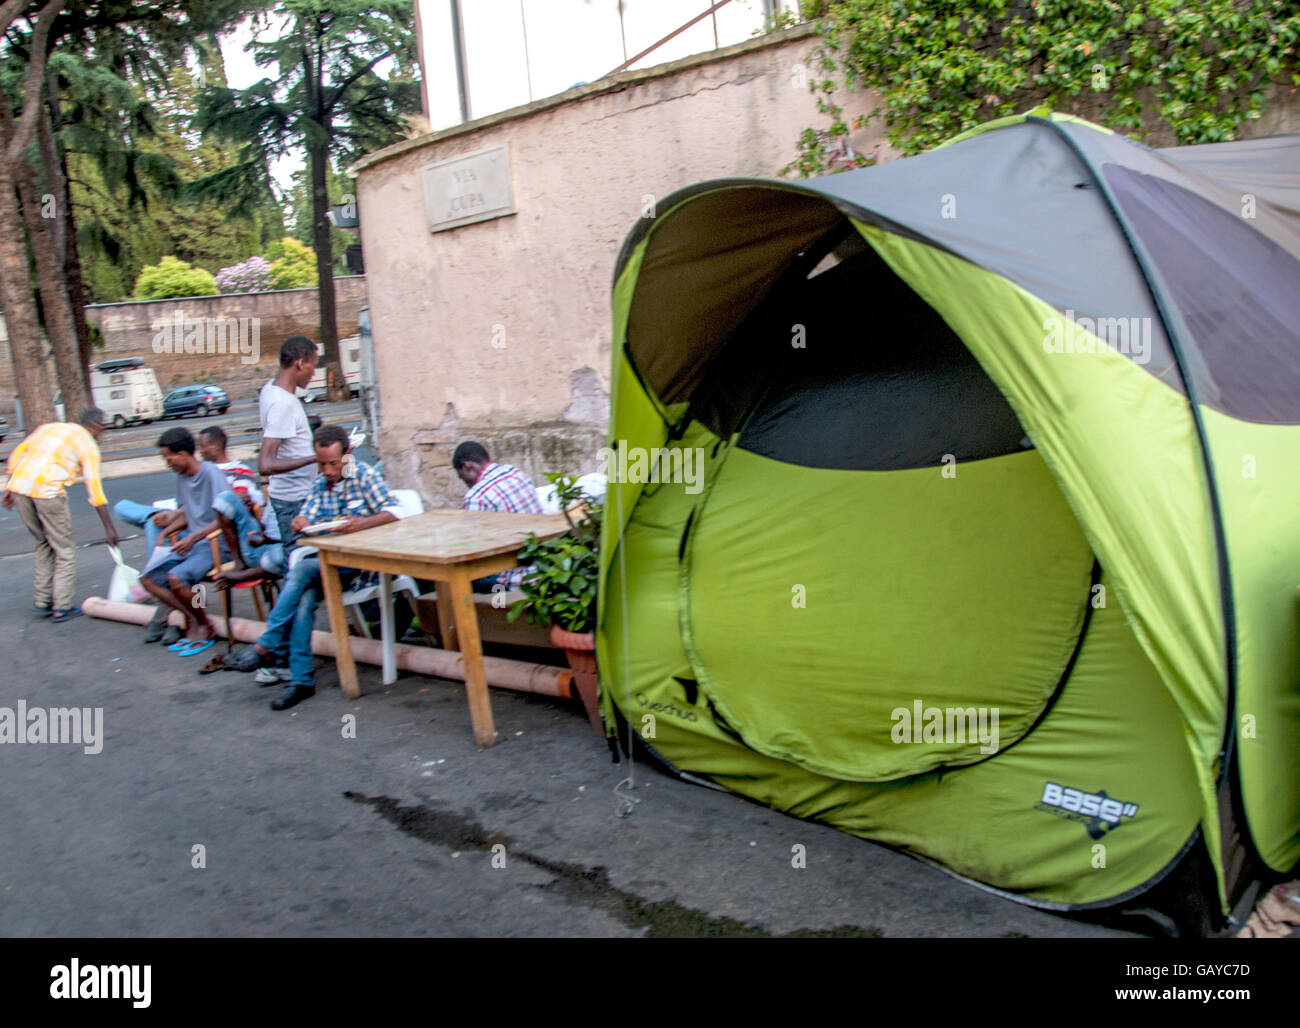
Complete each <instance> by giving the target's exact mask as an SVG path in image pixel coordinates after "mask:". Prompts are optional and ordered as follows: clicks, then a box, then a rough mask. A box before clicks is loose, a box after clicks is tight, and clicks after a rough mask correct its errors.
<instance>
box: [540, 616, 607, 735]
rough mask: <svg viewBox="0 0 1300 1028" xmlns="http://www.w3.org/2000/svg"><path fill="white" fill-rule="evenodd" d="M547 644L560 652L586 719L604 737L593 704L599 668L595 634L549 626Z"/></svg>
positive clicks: (598, 715)
mask: <svg viewBox="0 0 1300 1028" xmlns="http://www.w3.org/2000/svg"><path fill="white" fill-rule="evenodd" d="M551 642H553V643H554V644H555V645H556V646H557V647H559V648H560V649H562V650H563V651H564V656H565V658H566V659H567V660H568V661H569V667H570V668H572V669H573V681H574V684H576V685H577V687H578V695H579V696H581V697H582V705H583V706H584V707H585V708H586V709H587V720H588V721H590V722H591V727H592V728H594V729H595V730H596V733H597V734H598V735H604V734H605V725H604V723H603V722H602V721H601V719H600V707H599V706H598V705H597V701H596V691H597V688H598V683H599V681H600V678H599V671H600V669H599V667H598V666H597V664H596V636H595V634H594V633H592V632H566V631H565V630H564V629H563V628H561V627H560V626H559V625H552V626H551Z"/></svg>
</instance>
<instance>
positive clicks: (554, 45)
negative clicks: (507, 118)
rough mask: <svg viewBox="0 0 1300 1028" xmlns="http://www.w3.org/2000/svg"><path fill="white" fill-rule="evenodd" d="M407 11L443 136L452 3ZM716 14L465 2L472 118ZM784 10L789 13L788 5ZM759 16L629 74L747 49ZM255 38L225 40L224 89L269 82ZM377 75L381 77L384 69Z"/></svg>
mask: <svg viewBox="0 0 1300 1028" xmlns="http://www.w3.org/2000/svg"><path fill="white" fill-rule="evenodd" d="M413 2H415V3H417V4H418V7H419V12H420V21H421V28H422V30H423V31H422V36H423V39H422V42H423V50H424V72H425V76H426V79H427V82H428V104H429V121H430V127H431V128H433V129H435V130H436V129H440V128H447V127H449V126H451V125H456V124H458V123H459V122H460V120H461V116H460V101H459V97H458V92H457V89H456V70H455V51H454V44H453V38H454V36H453V31H452V13H451V0H413ZM712 5H713V0H621V6H622V8H623V11H622V17H621V18H620V16H619V6H620V0H461V2H460V8H461V17H462V21H463V23H464V36H465V72H466V79H467V81H468V87H469V89H468V92H469V108H470V110H469V113H470V117H471V118H482V117H485V116H486V115H489V114H495V113H497V112H498V111H503V110H507V109H508V108H511V107H517V106H519V105H521V104H526V103H529V102H530V101H531V100H540V99H542V98H543V97H547V96H552V95H554V94H555V93H561V92H563V91H564V90H566V89H569V88H570V87H572V86H575V85H578V84H579V83H582V82H593V81H595V80H596V79H598V78H601V77H602V76H604V75H607V74H608V73H609V72H611V71H612V70H613V69H614V68H616V67H618V66H619V65H620V64H622V63H623V62H624V60H626V59H627V58H630V57H633V56H635V55H636V54H637V53H639V52H640V51H642V50H644V49H645V48H646V47H648V46H650V45H651V44H653V43H655V42H657V41H658V40H660V39H662V38H663V37H664V36H666V35H668V33H670V32H672V31H673V30H674V29H676V28H677V27H678V26H680V25H682V24H684V23H685V22H687V21H690V19H691V18H693V17H694V16H695V15H697V14H700V13H702V12H704V11H706V10H708V9H709V8H710V7H711V6H712ZM785 6H787V7H791V6H794V5H793V3H792V2H791V0H786V3H785ZM763 10H764V4H763V0H731V2H730V3H728V4H727V5H726V6H725V7H723V8H721V9H720V10H718V11H717V12H715V13H714V14H713V15H710V16H709V17H707V18H705V19H703V20H702V21H700V22H699V23H698V24H696V25H694V26H692V27H691V28H689V29H687V30H686V31H685V32H683V33H682V34H681V35H679V36H677V37H676V38H675V39H673V40H672V41H671V42H670V43H667V44H665V45H664V46H662V47H660V48H659V49H657V50H655V51H654V52H653V53H651V54H650V55H648V56H647V57H645V58H643V59H642V60H641V61H639V62H638V63H637V64H635V65H633V67H634V68H648V67H651V66H653V65H656V64H663V63H665V62H667V61H674V60H677V59H678V58H681V57H686V56H689V55H690V54H695V53H701V52H703V51H706V50H712V49H714V47H715V46H730V45H731V44H733V43H740V42H743V41H744V40H746V39H749V38H750V37H751V36H752V35H754V34H755V33H756V32H758V31H760V30H761V29H762V26H763ZM252 38H253V32H252V27H251V23H249V22H245V23H244V24H243V25H241V26H240V27H239V28H238V29H236V30H235V31H233V32H231V33H229V34H228V35H226V36H225V37H223V38H222V41H221V52H222V56H223V58H224V59H225V65H226V80H227V82H228V83H229V85H230V86H231V87H232V88H234V89H243V88H246V87H248V86H251V85H252V84H253V83H254V82H257V81H258V80H259V79H262V78H265V77H266V76H268V75H272V74H274V69H269V68H260V67H258V65H256V64H255V63H254V62H253V58H252V55H251V54H249V53H247V52H246V51H245V47H246V46H247V45H248V43H249V42H250V41H251V40H252ZM377 70H378V71H379V73H380V74H383V73H384V71H383V67H382V66H380V68H379V69H377ZM303 161H304V158H303V155H302V154H301V153H299V154H296V155H293V156H290V157H286V158H283V159H282V160H280V161H277V162H276V163H275V165H274V166H273V167H272V169H271V174H272V176H273V177H274V178H275V180H276V181H277V182H278V183H279V184H280V185H281V186H282V187H284V188H286V189H287V188H288V187H289V186H290V185H291V184H292V176H293V173H294V172H295V171H297V170H298V169H300V168H301V167H302V166H303Z"/></svg>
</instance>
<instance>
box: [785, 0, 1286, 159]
mask: <svg viewBox="0 0 1300 1028" xmlns="http://www.w3.org/2000/svg"><path fill="white" fill-rule="evenodd" d="M803 9H804V11H805V13H806V14H807V15H809V16H810V17H815V18H818V19H819V21H818V31H819V33H820V35H821V37H822V44H821V47H820V48H819V50H818V51H817V53H816V54H815V55H814V59H813V62H814V66H815V67H817V68H818V69H819V70H820V71H821V72H824V73H825V74H826V77H825V78H818V77H817V74H816V73H814V76H813V81H812V82H811V83H810V86H811V88H812V89H813V91H814V92H817V93H821V94H825V95H826V96H827V97H829V96H830V94H832V93H833V92H834V91H835V90H836V89H837V88H838V83H837V82H836V77H837V76H838V77H839V78H840V79H842V81H843V84H845V85H847V86H849V87H850V88H857V87H867V88H871V89H874V90H876V91H878V92H879V93H880V95H881V97H882V98H883V101H884V102H883V105H882V106H880V107H877V108H876V109H874V110H873V111H871V112H870V114H869V115H867V116H865V117H863V118H859V119H857V120H856V121H855V123H854V127H861V126H862V125H863V124H865V122H866V121H867V120H868V119H869V118H871V117H874V116H875V115H877V114H881V113H883V114H884V119H885V129H886V135H887V136H888V138H889V141H890V143H892V144H893V145H894V146H895V147H897V148H898V149H899V150H901V151H902V152H903V153H904V154H906V155H909V156H910V155H911V154H915V153H920V152H921V151H924V150H928V149H930V148H931V147H933V146H936V145H937V144H939V143H942V142H943V141H945V140H947V139H950V138H951V137H953V136H955V135H957V134H959V133H961V132H963V131H965V130H966V129H968V128H972V127H974V126H975V125H978V124H981V123H983V122H985V121H989V120H991V119H993V118H997V117H1002V116H1005V115H1008V114H1014V113H1016V112H1017V111H1021V110H1024V109H1025V108H1028V107H1033V106H1035V105H1038V104H1043V103H1045V104H1047V106H1048V107H1050V108H1051V109H1053V110H1062V111H1076V110H1077V111H1081V112H1086V115H1087V116H1089V117H1092V118H1093V119H1094V120H1099V121H1101V122H1102V123H1103V124H1105V125H1106V126H1107V127H1109V128H1113V129H1116V130H1118V131H1121V132H1128V133H1130V134H1132V135H1133V136H1135V137H1137V138H1145V137H1147V136H1149V135H1150V134H1151V133H1152V132H1153V131H1155V130H1156V129H1162V130H1164V131H1165V132H1167V133H1170V134H1172V136H1173V137H1174V139H1175V140H1176V141H1177V142H1178V143H1180V144H1186V143H1207V142H1218V141H1221V140H1228V139H1235V138H1237V134H1238V132H1239V130H1240V128H1241V126H1242V125H1243V124H1244V123H1246V122H1249V121H1254V120H1257V119H1258V118H1260V117H1261V115H1262V114H1263V111H1264V107H1265V105H1266V103H1267V102H1268V100H1269V95H1270V92H1271V91H1273V90H1274V88H1275V87H1281V88H1287V87H1288V84H1289V85H1300V11H1298V10H1297V7H1296V5H1295V3H1294V2H1291V0H1201V2H1198V3H1195V4H1193V3H1186V2H1179V0H1133V2H1132V3H1127V4H1121V3H1119V2H1117V0H964V2H935V0H812V2H810V3H807V4H805V5H804V8H803ZM822 110H823V112H825V113H827V114H829V115H830V116H831V118H832V125H831V127H830V128H829V129H822V130H817V129H809V130H807V131H806V132H805V133H804V134H803V136H802V137H801V139H800V140H799V141H798V147H799V157H798V158H796V160H795V161H794V162H792V163H791V164H790V165H788V166H787V167H786V168H785V169H783V170H784V172H790V171H794V172H797V173H798V174H800V175H804V176H807V175H810V174H820V173H822V172H824V171H825V170H827V169H828V162H827V160H826V152H825V151H826V148H827V145H828V141H829V142H830V143H834V142H835V141H836V140H837V137H838V136H846V135H847V126H846V125H845V124H844V123H843V119H842V117H841V115H840V112H839V109H838V108H836V107H834V105H832V104H830V103H828V102H825V101H824V102H823V104H822ZM830 170H835V169H834V168H831V169H830Z"/></svg>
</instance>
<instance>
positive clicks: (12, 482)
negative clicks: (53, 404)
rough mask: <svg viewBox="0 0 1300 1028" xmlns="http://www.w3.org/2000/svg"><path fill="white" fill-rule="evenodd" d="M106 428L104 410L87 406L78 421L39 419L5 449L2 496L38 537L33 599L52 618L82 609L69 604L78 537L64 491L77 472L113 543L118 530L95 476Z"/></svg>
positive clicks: (58, 619) (76, 613)
mask: <svg viewBox="0 0 1300 1028" xmlns="http://www.w3.org/2000/svg"><path fill="white" fill-rule="evenodd" d="M103 432H104V412H103V411H102V410H100V409H99V408H98V407H87V408H86V409H85V410H83V411H82V412H81V416H80V417H79V418H77V424H75V425H71V424H64V423H63V422H50V423H49V424H45V425H40V426H38V427H37V428H36V430H35V431H34V432H32V434H31V435H29V436H28V437H27V438H26V439H24V440H23V441H22V442H21V443H19V444H18V446H17V448H16V449H15V450H14V452H13V453H11V454H10V455H9V484H8V485H7V486H6V487H5V494H4V498H3V499H2V500H0V505H2V506H3V507H4V508H5V509H6V510H12V509H13V508H14V507H17V508H18V516H19V517H21V518H22V519H23V524H24V525H26V526H27V531H29V532H31V534H32V537H33V538H34V539H35V540H36V573H35V575H34V577H33V583H32V588H33V601H32V602H33V603H34V604H35V606H36V609H37V610H38V611H40V613H41V614H42V615H45V614H53V615H54V620H55V621H56V622H60V623H62V622H64V621H67V620H69V619H71V618H75V617H79V616H80V615H81V608H80V607H75V606H73V604H72V588H73V586H74V585H75V584H76V575H77V569H76V560H75V558H76V543H75V541H74V539H73V537H72V515H71V514H70V513H69V511H68V496H67V493H66V492H65V491H64V490H65V488H66V487H67V485H68V483H69V482H74V481H76V479H77V477H78V476H80V477H81V478H82V480H83V481H84V482H85V483H86V495H87V497H88V498H89V499H90V505H91V506H92V507H94V508H95V513H96V514H98V515H99V520H100V521H101V522H103V525H104V538H105V539H106V540H108V545H110V546H116V545H117V530H116V529H115V528H113V519H112V518H110V517H109V516H108V500H107V499H106V498H105V496H104V486H103V484H102V483H101V482H100V480H99V445H98V443H97V440H98V439H99V437H100V436H101V435H102V434H103Z"/></svg>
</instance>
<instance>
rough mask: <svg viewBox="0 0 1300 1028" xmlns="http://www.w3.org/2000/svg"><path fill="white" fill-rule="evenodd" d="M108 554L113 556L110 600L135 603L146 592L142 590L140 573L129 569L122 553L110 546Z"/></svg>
mask: <svg viewBox="0 0 1300 1028" xmlns="http://www.w3.org/2000/svg"><path fill="white" fill-rule="evenodd" d="M108 552H109V553H111V554H112V555H113V564H114V568H113V577H112V578H110V579H109V580H108V598H109V600H110V601H112V602H113V603H134V602H136V601H137V600H138V599H139V598H140V594H141V593H143V592H144V590H143V589H141V588H140V572H138V571H136V570H135V568H131V567H127V564H126V561H124V560H123V559H122V551H121V550H119V549H118V548H117V547H116V546H110V547H109V548H108Z"/></svg>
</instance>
